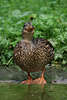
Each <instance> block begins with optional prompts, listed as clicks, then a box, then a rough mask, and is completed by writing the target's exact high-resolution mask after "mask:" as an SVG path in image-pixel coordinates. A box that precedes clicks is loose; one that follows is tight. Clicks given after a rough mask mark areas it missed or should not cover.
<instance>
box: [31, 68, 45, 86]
mask: <svg viewBox="0 0 67 100" xmlns="http://www.w3.org/2000/svg"><path fill="white" fill-rule="evenodd" d="M44 72H45V69H44V70H43V71H42V74H41V77H40V78H38V79H35V80H33V81H32V84H43V85H44V84H46V83H47V82H46V80H45V79H44Z"/></svg>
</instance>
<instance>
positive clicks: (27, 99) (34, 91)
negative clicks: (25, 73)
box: [24, 85, 54, 100]
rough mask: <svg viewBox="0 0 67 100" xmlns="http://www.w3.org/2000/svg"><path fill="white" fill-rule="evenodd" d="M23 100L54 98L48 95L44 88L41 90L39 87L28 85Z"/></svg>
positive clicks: (52, 99) (51, 99)
mask: <svg viewBox="0 0 67 100" xmlns="http://www.w3.org/2000/svg"><path fill="white" fill-rule="evenodd" d="M24 100H54V98H53V97H52V96H50V95H49V93H48V91H47V90H46V89H45V86H44V87H43V88H42V87H41V86H40V85H29V86H28V90H27V93H26V95H25V96H24Z"/></svg>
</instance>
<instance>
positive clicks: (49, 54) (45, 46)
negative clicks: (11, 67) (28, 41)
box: [32, 38, 54, 62]
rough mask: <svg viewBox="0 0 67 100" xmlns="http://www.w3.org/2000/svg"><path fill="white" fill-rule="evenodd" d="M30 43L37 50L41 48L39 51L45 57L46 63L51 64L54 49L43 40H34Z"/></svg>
mask: <svg viewBox="0 0 67 100" xmlns="http://www.w3.org/2000/svg"><path fill="white" fill-rule="evenodd" d="M32 41H33V43H34V45H35V46H36V48H37V49H40V48H41V50H43V53H44V54H45V56H47V59H48V60H49V61H48V62H51V61H52V60H53V59H54V47H53V46H52V44H51V43H50V42H49V41H48V40H46V39H43V38H36V39H33V40H32Z"/></svg>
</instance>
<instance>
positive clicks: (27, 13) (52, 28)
mask: <svg viewBox="0 0 67 100" xmlns="http://www.w3.org/2000/svg"><path fill="white" fill-rule="evenodd" d="M30 17H33V18H34V19H33V21H32V24H33V25H34V26H35V33H34V38H36V37H42V38H45V39H48V40H49V41H50V42H51V43H52V45H53V46H54V48H55V58H54V62H58V63H61V64H62V65H63V66H66V65H67V0H0V64H8V62H10V64H14V61H13V59H11V57H12V56H13V49H14V47H15V45H16V43H17V42H18V41H20V40H21V39H22V35H21V32H22V29H23V25H24V23H25V22H28V21H29V20H30Z"/></svg>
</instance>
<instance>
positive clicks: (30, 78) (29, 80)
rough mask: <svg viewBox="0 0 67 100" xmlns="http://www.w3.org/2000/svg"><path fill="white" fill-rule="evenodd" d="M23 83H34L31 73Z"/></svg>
mask: <svg viewBox="0 0 67 100" xmlns="http://www.w3.org/2000/svg"><path fill="white" fill-rule="evenodd" d="M21 84H32V77H31V76H30V73H28V79H27V80H25V81H22V82H21Z"/></svg>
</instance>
